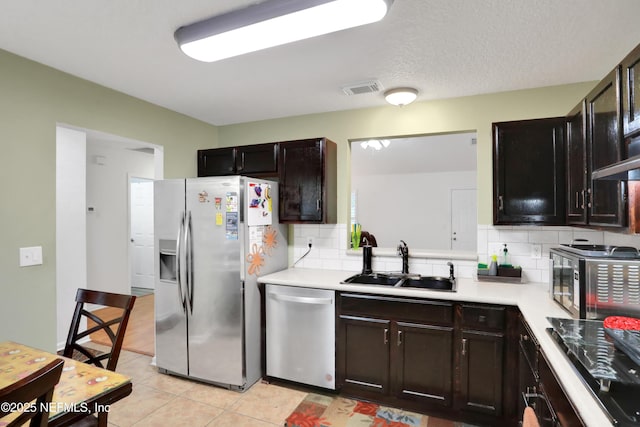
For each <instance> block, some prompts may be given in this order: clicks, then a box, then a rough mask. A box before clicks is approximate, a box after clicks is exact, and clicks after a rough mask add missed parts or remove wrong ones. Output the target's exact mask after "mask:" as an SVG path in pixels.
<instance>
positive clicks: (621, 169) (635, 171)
mask: <svg viewBox="0 0 640 427" xmlns="http://www.w3.org/2000/svg"><path fill="white" fill-rule="evenodd" d="M626 146H627V148H626V150H627V153H628V157H627V158H626V159H624V160H620V161H619V162H617V163H613V164H611V165H609V166H605V167H603V168H600V169H596V170H594V171H593V172H591V179H606V180H613V181H640V135H637V134H636V135H635V136H634V137H633V138H631V139H628V140H627V141H626Z"/></svg>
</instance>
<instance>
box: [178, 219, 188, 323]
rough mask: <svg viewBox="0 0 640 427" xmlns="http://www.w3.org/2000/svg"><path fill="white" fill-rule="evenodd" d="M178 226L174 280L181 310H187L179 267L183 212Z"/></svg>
mask: <svg viewBox="0 0 640 427" xmlns="http://www.w3.org/2000/svg"><path fill="white" fill-rule="evenodd" d="M180 216H181V218H180V226H179V227H178V238H177V239H176V282H177V283H178V297H179V298H180V304H181V305H182V311H184V312H185V313H186V312H187V308H186V307H185V298H184V293H183V292H182V270H181V268H180V265H181V260H182V249H183V248H182V244H181V242H182V240H181V239H182V235H183V233H184V212H182V213H181V215H180Z"/></svg>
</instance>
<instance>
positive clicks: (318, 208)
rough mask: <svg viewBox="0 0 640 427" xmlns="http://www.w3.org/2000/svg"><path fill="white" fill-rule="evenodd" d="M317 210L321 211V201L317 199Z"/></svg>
mask: <svg viewBox="0 0 640 427" xmlns="http://www.w3.org/2000/svg"><path fill="white" fill-rule="evenodd" d="M316 210H317V211H319V210H320V199H316Z"/></svg>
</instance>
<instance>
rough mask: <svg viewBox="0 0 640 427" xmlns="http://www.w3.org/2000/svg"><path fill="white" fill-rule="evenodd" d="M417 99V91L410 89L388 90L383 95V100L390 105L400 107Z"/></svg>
mask: <svg viewBox="0 0 640 427" xmlns="http://www.w3.org/2000/svg"><path fill="white" fill-rule="evenodd" d="M417 97H418V91H417V90H416V89H414V88H412V87H399V88H395V89H389V90H388V91H386V92H385V93H384V99H386V100H387V102H388V103H389V104H391V105H397V106H399V107H402V106H403V105H408V104H411V103H412V102H413V101H415V100H416V98H417Z"/></svg>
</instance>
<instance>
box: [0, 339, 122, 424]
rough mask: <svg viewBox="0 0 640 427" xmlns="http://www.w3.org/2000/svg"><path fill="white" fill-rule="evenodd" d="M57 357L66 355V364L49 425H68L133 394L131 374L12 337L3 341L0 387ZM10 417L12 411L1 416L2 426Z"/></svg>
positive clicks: (0, 359)
mask: <svg viewBox="0 0 640 427" xmlns="http://www.w3.org/2000/svg"><path fill="white" fill-rule="evenodd" d="M56 358H60V359H64V367H63V369H62V375H61V376H60V382H58V385H57V386H56V388H55V390H54V392H53V400H52V402H51V403H52V405H51V412H50V414H49V426H54V427H55V426H66V425H69V424H72V423H74V422H76V421H78V420H80V419H82V418H84V417H85V416H86V415H87V414H93V413H100V412H103V413H104V412H108V410H109V408H108V405H110V404H112V403H114V402H117V401H118V400H120V399H122V398H124V397H126V396H128V395H129V394H131V378H129V377H127V376H125V375H122V374H118V373H117V372H112V371H108V370H106V369H102V368H98V367H96V366H94V365H88V364H86V363H82V362H79V361H77V360H72V359H69V358H66V357H62V356H59V355H57V354H53V353H48V352H46V351H42V350H38V349H35V348H32V347H28V346H26V345H22V344H17V343H14V342H11V341H5V342H0V389H2V388H4V387H6V386H8V385H10V384H13V383H14V382H16V381H18V380H19V379H21V378H24V377H26V376H27V375H29V374H31V373H32V372H34V371H37V370H38V369H40V368H42V367H43V366H45V365H46V364H47V363H49V362H51V361H53V360H54V359H56ZM16 416H17V414H16ZM9 419H11V415H8V416H6V417H4V418H2V419H0V427H2V426H4V425H6V423H7V422H8V421H9Z"/></svg>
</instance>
